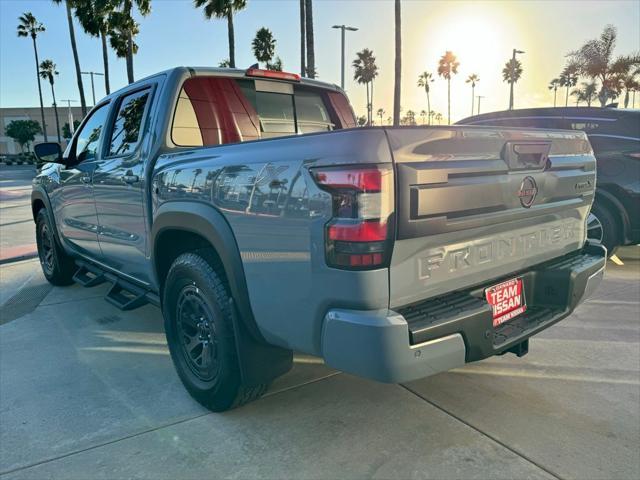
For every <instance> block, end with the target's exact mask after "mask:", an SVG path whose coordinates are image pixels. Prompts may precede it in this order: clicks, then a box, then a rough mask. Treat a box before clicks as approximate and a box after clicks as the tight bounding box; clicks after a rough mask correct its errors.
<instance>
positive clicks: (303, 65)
mask: <svg viewBox="0 0 640 480" xmlns="http://www.w3.org/2000/svg"><path fill="white" fill-rule="evenodd" d="M306 45H307V12H306V8H305V0H300V75H301V76H303V77H304V76H306V75H307V53H306V52H307V46H306Z"/></svg>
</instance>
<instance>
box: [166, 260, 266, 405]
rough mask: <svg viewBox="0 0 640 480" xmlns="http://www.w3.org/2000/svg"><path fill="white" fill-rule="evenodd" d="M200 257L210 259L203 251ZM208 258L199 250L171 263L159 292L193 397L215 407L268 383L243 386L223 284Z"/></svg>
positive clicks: (248, 396)
mask: <svg viewBox="0 0 640 480" xmlns="http://www.w3.org/2000/svg"><path fill="white" fill-rule="evenodd" d="M204 257H206V258H212V255H207V254H206V252H204ZM212 264H213V262H212V261H207V260H205V258H203V256H201V255H199V254H197V253H185V254H182V255H180V256H179V257H178V258H177V259H176V260H175V261H174V262H173V264H172V265H171V268H170V269H169V273H168V275H167V279H166V282H165V289H164V295H163V315H164V323H165V332H166V335H167V343H168V345H169V351H170V352H171V359H172V360H173V364H174V366H175V368H176V371H177V372H178V376H179V377H180V380H181V381H182V383H183V385H184V386H185V388H186V389H187V391H188V392H189V393H190V394H191V396H192V397H193V398H194V399H195V400H197V401H198V402H199V403H201V404H202V405H204V406H205V407H207V408H209V409H210V410H213V411H224V410H228V409H230V408H234V407H236V406H239V405H241V404H243V403H246V402H248V401H251V400H253V399H255V398H258V397H260V396H261V395H262V394H263V393H264V391H265V390H266V385H259V386H257V387H252V388H246V387H244V386H243V385H242V382H241V377H240V367H239V360H238V354H237V349H236V344H235V336H234V330H233V323H232V322H233V320H232V318H231V312H230V308H231V307H230V302H229V293H228V291H227V287H226V285H225V284H224V282H223V281H222V279H221V278H220V276H219V275H218V273H216V271H215V270H214V268H213V266H212Z"/></svg>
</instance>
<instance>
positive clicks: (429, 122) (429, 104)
mask: <svg viewBox="0 0 640 480" xmlns="http://www.w3.org/2000/svg"><path fill="white" fill-rule="evenodd" d="M427 118H428V120H427V124H428V125H431V100H430V99H429V90H427Z"/></svg>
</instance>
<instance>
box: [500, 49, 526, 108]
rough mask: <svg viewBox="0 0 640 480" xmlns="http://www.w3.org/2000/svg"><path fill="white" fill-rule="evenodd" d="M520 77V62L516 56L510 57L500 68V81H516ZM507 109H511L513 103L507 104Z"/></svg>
mask: <svg viewBox="0 0 640 480" xmlns="http://www.w3.org/2000/svg"><path fill="white" fill-rule="evenodd" d="M520 77H522V63H521V62H520V60H518V59H517V58H510V59H509V61H508V62H507V63H505V64H504V68H503V69H502V81H503V82H508V83H517V82H518V80H520ZM509 109H510V110H511V109H513V105H509Z"/></svg>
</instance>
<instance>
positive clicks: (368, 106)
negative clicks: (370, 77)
mask: <svg viewBox="0 0 640 480" xmlns="http://www.w3.org/2000/svg"><path fill="white" fill-rule="evenodd" d="M365 85H366V87H367V125H371V119H370V115H369V114H370V112H371V103H370V102H369V82H367V83H366V84H365Z"/></svg>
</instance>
